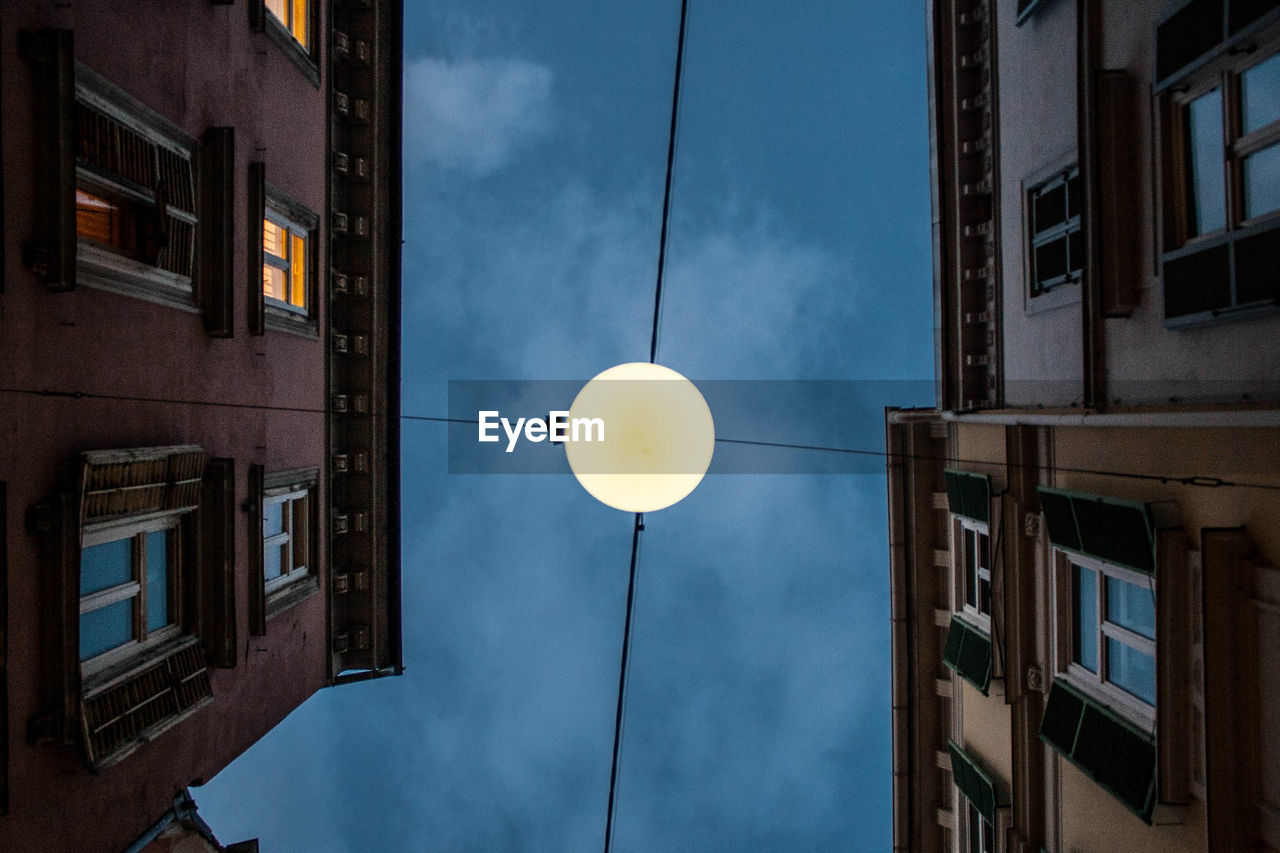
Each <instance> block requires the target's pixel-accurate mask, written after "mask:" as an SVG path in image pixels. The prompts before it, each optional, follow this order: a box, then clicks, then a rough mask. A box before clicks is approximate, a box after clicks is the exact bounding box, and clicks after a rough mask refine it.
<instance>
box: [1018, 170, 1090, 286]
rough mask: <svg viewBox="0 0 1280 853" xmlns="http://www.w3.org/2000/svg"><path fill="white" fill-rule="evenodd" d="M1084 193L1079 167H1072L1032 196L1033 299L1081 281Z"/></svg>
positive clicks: (1029, 201) (1035, 189) (1029, 205)
mask: <svg viewBox="0 0 1280 853" xmlns="http://www.w3.org/2000/svg"><path fill="white" fill-rule="evenodd" d="M1082 193H1083V188H1082V187H1081V185H1080V168H1079V167H1078V166H1072V167H1070V168H1069V169H1067V170H1065V171H1063V172H1062V173H1061V174H1059V175H1056V176H1054V177H1053V178H1051V179H1049V180H1047V181H1045V182H1043V183H1041V184H1039V185H1037V186H1035V187H1033V188H1032V189H1031V190H1030V192H1029V193H1028V197H1027V219H1028V226H1029V232H1030V233H1029V235H1028V238H1029V242H1030V246H1031V250H1030V267H1031V280H1030V293H1031V296H1032V297H1036V296H1040V295H1041V294H1044V293H1048V292H1049V291H1050V290H1051V289H1053V288H1055V287H1057V286H1059V285H1062V284H1073V283H1075V282H1077V281H1079V280H1080V272H1081V270H1082V269H1084V240H1083V235H1082V234H1081V232H1080V210H1081V208H1082V206H1083V205H1082V202H1083V195H1082Z"/></svg>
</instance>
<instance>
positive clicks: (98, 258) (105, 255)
mask: <svg viewBox="0 0 1280 853" xmlns="http://www.w3.org/2000/svg"><path fill="white" fill-rule="evenodd" d="M76 283H77V284H82V285H84V286H86V287H92V288H95V289H97V290H106V291H109V292H111V293H118V294H120V295H121V296H132V297H134V298H135V299H144V300H146V301H147V302H154V303H155V304H157V305H164V306H166V307H168V308H177V309H179V310H180V311H188V312H190V313H192V314H199V313H200V309H199V307H198V306H197V305H196V301H195V293H194V291H193V290H192V287H191V279H189V278H187V277H186V276H182V275H178V274H177V273H171V272H169V271H167V270H162V269H159V268H158V267H153V266H150V265H148V264H144V263H141V262H139V261H135V260H132V259H130V258H125V257H122V256H120V255H117V254H116V253H115V252H112V251H110V250H109V249H104V248H102V247H101V246H98V245H97V244H95V243H91V242H89V241H87V240H80V241H78V243H77V245H76Z"/></svg>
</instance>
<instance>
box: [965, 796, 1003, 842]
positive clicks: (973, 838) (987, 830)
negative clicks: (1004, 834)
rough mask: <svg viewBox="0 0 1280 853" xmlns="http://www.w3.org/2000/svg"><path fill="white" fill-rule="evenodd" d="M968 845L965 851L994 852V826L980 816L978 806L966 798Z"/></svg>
mask: <svg viewBox="0 0 1280 853" xmlns="http://www.w3.org/2000/svg"><path fill="white" fill-rule="evenodd" d="M965 804H966V805H967V806H968V809H967V812H968V814H967V818H968V830H969V832H968V846H967V847H966V848H965V850H966V853H996V828H995V827H994V826H992V825H991V821H989V820H987V819H986V818H985V817H983V816H982V813H981V812H979V811H978V807H977V806H975V805H974V804H973V803H971V802H969V801H968V800H966V801H965Z"/></svg>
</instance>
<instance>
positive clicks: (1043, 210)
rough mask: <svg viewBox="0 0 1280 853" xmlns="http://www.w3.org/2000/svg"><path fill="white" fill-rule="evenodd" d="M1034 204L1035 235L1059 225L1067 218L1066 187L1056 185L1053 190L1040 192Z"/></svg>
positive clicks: (1064, 185)
mask: <svg viewBox="0 0 1280 853" xmlns="http://www.w3.org/2000/svg"><path fill="white" fill-rule="evenodd" d="M1034 204H1035V218H1036V221H1035V229H1036V230H1035V233H1037V234H1039V233H1040V232H1041V231H1044V230H1046V229H1048V228H1052V227H1053V226H1055V225H1061V224H1062V223H1063V222H1064V221H1066V218H1067V185H1066V184H1058V185H1057V186H1056V187H1054V188H1053V189H1046V190H1040V191H1039V192H1038V193H1036V198H1035V202H1034Z"/></svg>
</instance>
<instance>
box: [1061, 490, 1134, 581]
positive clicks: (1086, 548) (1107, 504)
mask: <svg viewBox="0 0 1280 853" xmlns="http://www.w3.org/2000/svg"><path fill="white" fill-rule="evenodd" d="M1039 493H1040V508H1041V509H1042V510H1043V512H1044V519H1045V527H1046V528H1047V530H1048V533H1049V541H1050V542H1052V543H1053V545H1054V547H1055V548H1061V549H1063V550H1065V551H1072V552H1075V553H1078V554H1084V555H1085V556H1087V557H1094V558H1096V559H1099V560H1105V561H1106V562H1108V563H1114V564H1116V565H1118V566H1125V567H1127V568H1130V569H1133V570H1135V571H1139V572H1143V573H1145V574H1152V573H1153V572H1154V571H1155V525H1154V524H1153V523H1152V520H1151V510H1150V508H1149V507H1148V506H1147V504H1144V503H1140V502H1138V501H1126V500H1120V499H1118V498H1107V497H1102V496H1100V495H1090V494H1084V493H1082V492H1068V491H1065V490H1063V489H1052V488H1049V487H1048V486H1041V487H1040V488H1039Z"/></svg>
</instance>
